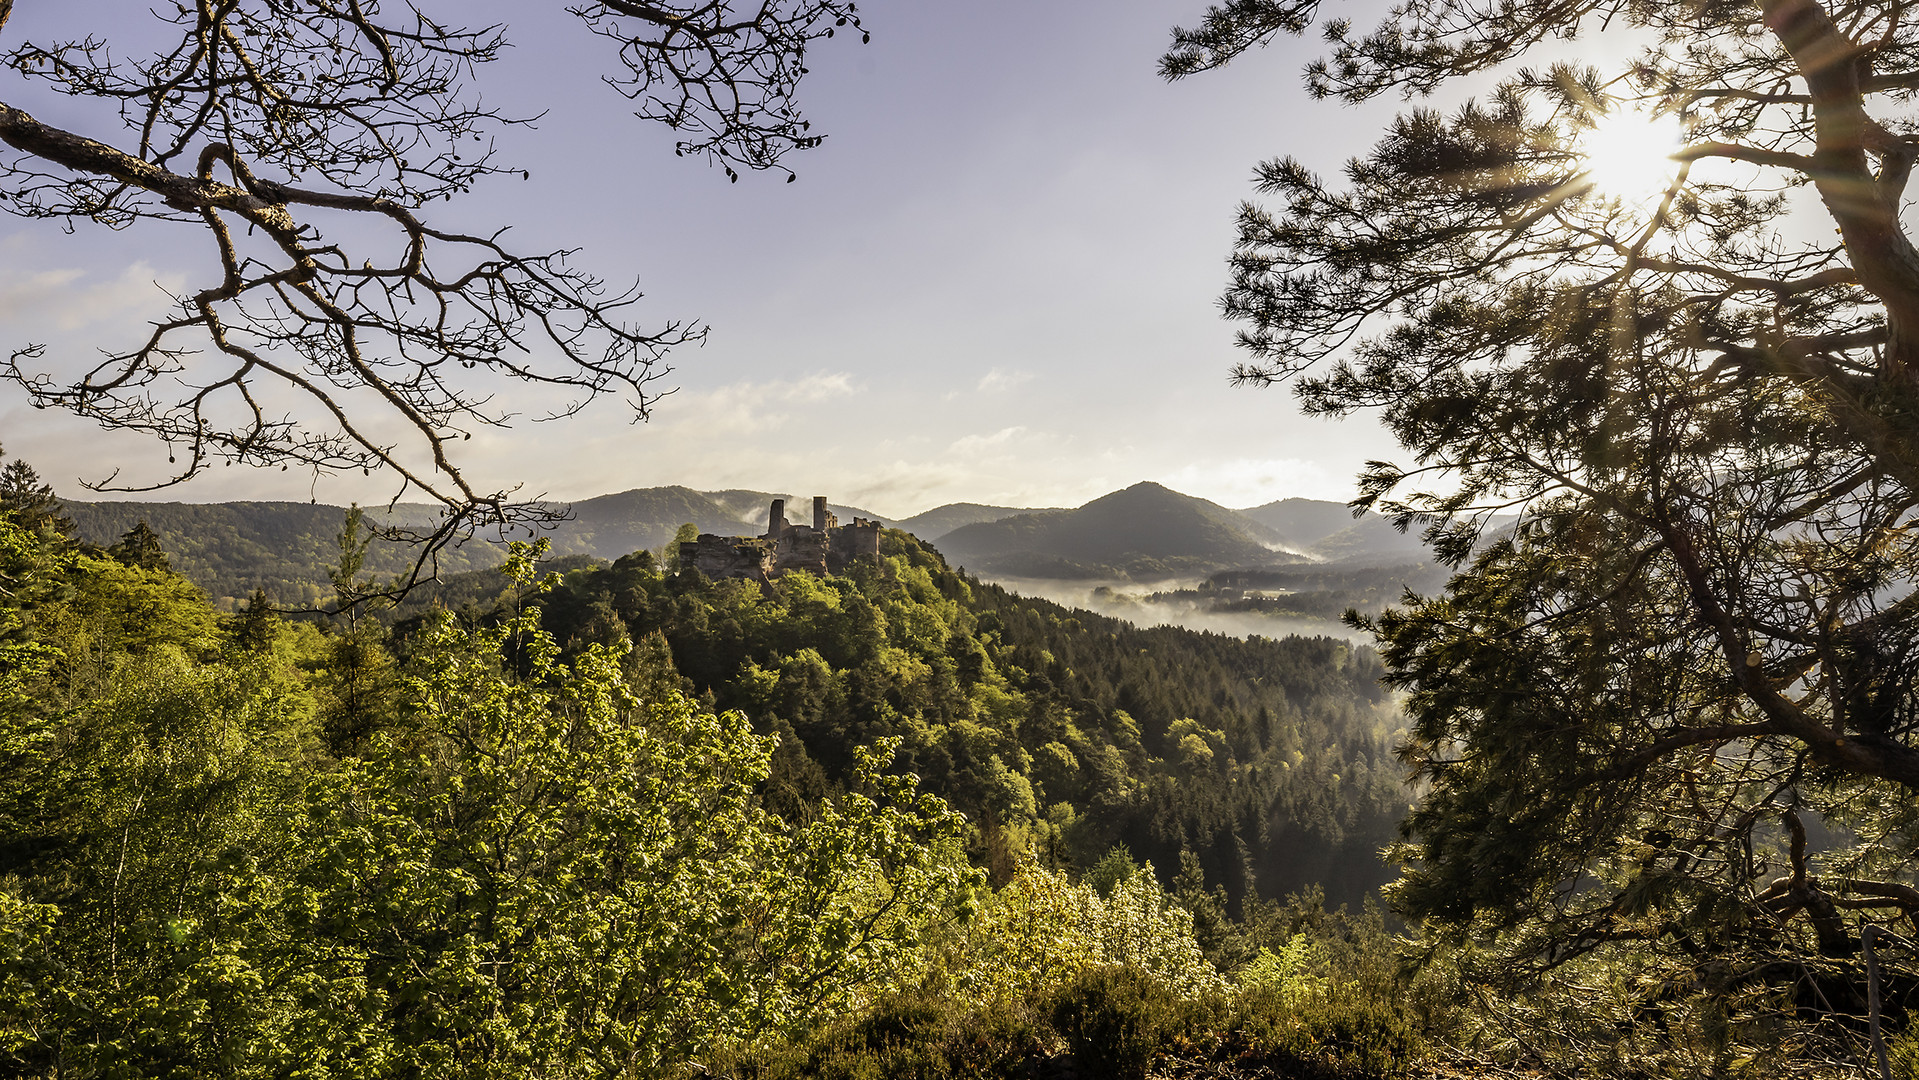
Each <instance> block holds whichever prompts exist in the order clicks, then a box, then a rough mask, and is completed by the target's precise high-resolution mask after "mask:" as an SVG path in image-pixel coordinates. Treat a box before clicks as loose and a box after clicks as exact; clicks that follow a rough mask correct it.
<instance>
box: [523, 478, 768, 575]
mask: <svg viewBox="0 0 1919 1080" xmlns="http://www.w3.org/2000/svg"><path fill="white" fill-rule="evenodd" d="M562 505H567V509H569V510H570V511H571V512H572V514H573V519H572V520H571V521H563V522H561V523H560V524H559V525H558V526H556V527H555V528H554V529H553V530H552V531H551V532H549V533H546V534H545V535H546V536H548V537H549V538H551V539H552V541H553V550H554V552H555V553H556V554H560V555H576V554H577V555H594V556H597V557H599V558H602V559H617V558H619V557H620V556H622V555H628V554H631V553H633V552H635V551H639V550H640V549H642V548H657V547H659V546H661V545H662V544H665V543H667V542H668V541H670V540H672V539H673V534H674V533H675V532H678V531H679V528H680V526H681V525H685V524H689V523H690V524H692V525H693V527H694V528H696V529H698V530H700V531H701V532H710V533H719V534H721V535H723V536H731V535H740V536H745V535H752V534H756V533H758V532H760V531H762V530H764V529H765V528H766V523H765V521H764V520H763V519H762V520H761V522H760V524H759V525H758V526H757V527H756V526H753V525H750V524H748V523H747V522H746V521H745V520H744V519H743V518H742V517H741V516H740V515H738V514H734V513H732V512H730V511H729V510H728V509H727V508H725V507H723V506H721V505H719V504H718V503H716V502H714V501H713V500H712V499H711V498H708V497H707V496H706V495H704V494H702V493H701V492H698V491H694V490H693V489H692V488H686V487H656V488H634V489H633V490H631V491H622V492H619V493H618V494H615V495H600V496H597V497H595V498H591V499H582V500H581V501H579V502H576V503H572V504H570V505H568V504H562ZM764 513H765V511H761V514H762V515H764Z"/></svg>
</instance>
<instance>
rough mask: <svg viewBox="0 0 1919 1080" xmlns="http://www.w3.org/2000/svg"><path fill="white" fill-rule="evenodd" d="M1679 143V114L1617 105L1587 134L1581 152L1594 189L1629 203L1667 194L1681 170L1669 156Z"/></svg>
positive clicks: (1674, 151)
mask: <svg viewBox="0 0 1919 1080" xmlns="http://www.w3.org/2000/svg"><path fill="white" fill-rule="evenodd" d="M1679 147H1680V130H1679V118H1678V117H1677V116H1674V115H1673V114H1671V113H1661V114H1659V115H1656V116H1648V115H1646V114H1645V113H1642V112H1638V111H1633V110H1621V111H1619V112H1615V113H1612V114H1610V115H1608V116H1605V117H1603V118H1601V120H1600V121H1599V124H1598V125H1597V126H1596V127H1594V128H1593V129H1592V130H1591V131H1589V132H1587V133H1586V134H1585V137H1584V138H1582V139H1581V140H1580V142H1579V153H1580V156H1581V157H1583V158H1585V160H1586V169H1587V173H1588V175H1589V176H1590V177H1591V178H1592V182H1593V187H1594V188H1595V189H1596V190H1597V191H1598V193H1599V194H1600V195H1601V196H1603V197H1605V198H1608V199H1616V200H1618V201H1619V202H1620V203H1621V204H1623V205H1626V206H1631V205H1634V204H1636V203H1643V202H1648V201H1650V200H1653V199H1657V198H1659V197H1660V196H1661V195H1664V194H1665V192H1666V188H1667V186H1668V185H1670V184H1671V183H1672V179H1673V177H1674V176H1675V175H1677V174H1678V172H1679V163H1678V162H1676V161H1674V160H1673V159H1672V155H1673V154H1674V153H1676V152H1678V150H1679Z"/></svg>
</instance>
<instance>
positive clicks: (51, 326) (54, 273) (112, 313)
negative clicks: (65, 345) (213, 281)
mask: <svg viewBox="0 0 1919 1080" xmlns="http://www.w3.org/2000/svg"><path fill="white" fill-rule="evenodd" d="M185 280H186V279H185V278H184V277H183V276H181V275H180V274H177V273H168V274H160V273H157V272H156V271H155V270H154V268H153V267H152V266H151V265H150V264H148V263H146V262H136V263H134V264H132V265H131V266H128V267H126V268H125V269H124V270H122V271H120V273H119V274H118V275H117V276H116V277H113V278H110V279H98V278H94V279H91V280H89V276H88V274H87V273H86V272H85V271H83V270H79V269H74V268H71V267H56V268H50V269H45V270H36V271H23V270H20V269H18V268H12V269H0V320H5V321H6V322H7V323H8V324H9V325H10V326H13V327H16V328H18V329H19V330H21V331H24V332H25V335H26V336H28V337H38V336H40V335H44V334H45V333H47V332H48V331H50V330H58V331H64V332H69V333H70V332H72V331H75V330H80V329H83V328H85V327H89V326H94V325H96V324H102V323H106V324H111V323H117V322H124V323H131V322H133V321H135V320H141V319H146V318H150V317H152V316H153V315H155V314H157V313H159V312H160V311H162V310H164V309H165V308H166V307H168V306H169V305H170V304H172V302H173V300H172V296H171V295H169V294H170V293H177V292H178V291H180V290H181V289H182V288H184V287H185Z"/></svg>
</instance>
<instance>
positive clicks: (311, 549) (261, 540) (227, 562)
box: [61, 500, 502, 609]
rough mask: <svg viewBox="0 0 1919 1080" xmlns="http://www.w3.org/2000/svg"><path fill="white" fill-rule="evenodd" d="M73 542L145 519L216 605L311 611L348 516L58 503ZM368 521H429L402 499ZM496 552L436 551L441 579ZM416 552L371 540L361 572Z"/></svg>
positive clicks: (332, 509) (393, 568)
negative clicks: (262, 600)
mask: <svg viewBox="0 0 1919 1080" xmlns="http://www.w3.org/2000/svg"><path fill="white" fill-rule="evenodd" d="M61 505H62V507H63V508H64V510H65V512H66V514H67V516H68V517H71V518H72V519H73V524H74V531H75V532H76V533H77V534H78V535H79V537H80V539H82V540H85V541H88V542H89V543H94V544H99V545H101V546H106V545H108V544H112V543H113V542H114V541H116V540H118V539H120V537H121V536H122V535H124V534H125V533H126V532H127V530H129V529H131V528H133V527H134V525H135V524H136V523H138V522H141V521H144V522H146V523H147V527H148V528H150V529H152V530H153V531H154V532H155V533H157V534H158V535H159V537H160V545H161V547H163V548H165V549H166V553H167V558H168V561H169V562H171V563H172V564H173V568H174V569H175V570H177V571H179V572H180V573H181V574H183V575H185V576H186V577H187V578H188V579H189V580H191V581H192V582H193V583H194V584H196V585H198V586H200V587H201V588H202V589H205V590H206V591H207V595H209V596H211V597H212V598H213V600H214V602H215V603H217V604H220V605H221V606H222V607H226V608H229V609H230V608H232V607H233V606H234V605H235V604H237V603H243V602H244V601H245V600H246V598H247V597H249V596H252V595H253V591H254V590H255V589H265V590H266V591H267V595H268V596H269V597H271V598H272V599H273V601H274V602H275V603H277V604H281V605H286V606H295V607H298V606H309V605H316V604H318V603H320V602H321V601H322V600H323V599H324V598H325V597H328V596H330V595H331V594H332V591H333V587H332V585H331V584H330V583H329V582H328V580H327V571H328V570H329V569H331V568H333V567H336V566H338V565H339V563H340V546H339V541H338V537H339V535H340V526H341V525H342V524H343V523H344V522H345V520H346V510H345V509H344V508H343V507H338V506H326V505H323V504H319V503H297V502H231V503H178V502H99V503H86V502H74V501H71V500H63V501H62V504H61ZM366 514H367V518H368V520H369V522H371V523H375V524H378V523H392V524H395V525H421V524H429V523H431V522H432V521H433V520H434V519H435V517H436V516H437V515H436V512H435V510H434V508H433V507H431V506H427V505H424V504H412V503H401V504H399V505H398V506H395V507H394V508H393V510H392V513H391V515H389V514H388V512H387V509H386V508H385V507H370V508H368V509H367V511H366ZM501 557H502V556H501V552H500V550H499V549H498V548H497V547H495V546H493V545H490V544H486V543H471V544H467V545H466V546H464V547H461V548H458V549H453V550H448V551H443V552H441V554H440V570H441V572H442V573H448V574H452V573H461V572H464V571H468V570H481V569H485V568H487V567H491V566H495V565H497V564H498V563H499V562H500V561H501ZM414 558H415V551H414V549H413V548H411V547H409V546H407V545H403V544H392V543H385V542H381V541H375V542H374V543H373V544H372V546H371V547H369V548H368V550H367V560H366V565H365V568H364V572H365V573H367V574H371V575H375V576H380V577H386V576H390V575H392V574H397V573H401V572H403V571H407V570H410V569H411V568H412V565H413V559H414Z"/></svg>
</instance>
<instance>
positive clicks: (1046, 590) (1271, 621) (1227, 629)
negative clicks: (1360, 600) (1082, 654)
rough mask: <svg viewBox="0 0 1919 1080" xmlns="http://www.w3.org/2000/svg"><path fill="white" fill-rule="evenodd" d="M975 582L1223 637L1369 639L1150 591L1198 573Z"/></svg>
mask: <svg viewBox="0 0 1919 1080" xmlns="http://www.w3.org/2000/svg"><path fill="white" fill-rule="evenodd" d="M975 576H977V577H978V578H979V579H980V580H981V581H984V582H988V583H990V584H993V585H998V586H999V587H1001V588H1003V589H1006V590H1008V591H1011V592H1015V593H1018V594H1020V595H1021V596H1031V597H1037V598H1039V599H1042V600H1050V601H1052V602H1053V603H1055V604H1060V605H1063V606H1065V607H1072V608H1082V609H1084V610H1086V611H1091V612H1093V613H1095V614H1099V615H1105V616H1107V617H1109V618H1114V619H1124V620H1126V621H1127V622H1130V623H1132V624H1133V625H1135V626H1140V627H1149V626H1180V627H1185V628H1186V629H1188V630H1197V631H1203V632H1209V633H1214V634H1225V635H1227V636H1229V637H1236V638H1246V637H1255V636H1257V637H1266V638H1283V637H1288V636H1293V635H1297V636H1299V637H1337V638H1344V639H1345V640H1347V641H1351V642H1355V643H1358V644H1370V643H1371V642H1370V640H1369V636H1368V635H1365V634H1362V633H1360V632H1358V631H1356V630H1354V629H1353V628H1352V627H1350V626H1347V625H1346V624H1345V623H1343V622H1340V621H1338V620H1336V619H1310V618H1302V617H1299V616H1292V615H1265V614H1261V613H1259V612H1252V611H1214V610H1210V608H1209V604H1210V601H1203V602H1202V601H1199V600H1185V599H1180V600H1167V599H1164V598H1163V597H1161V598H1155V594H1167V593H1175V592H1182V591H1184V592H1190V591H1192V590H1196V589H1198V588H1199V586H1200V585H1201V583H1202V581H1203V579H1202V578H1198V577H1185V578H1168V579H1166V580H1164V581H1153V582H1139V581H1125V580H1118V579H1112V580H1099V579H1075V580H1060V579H1055V578H1024V577H1005V576H999V575H991V574H977V575H975Z"/></svg>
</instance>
